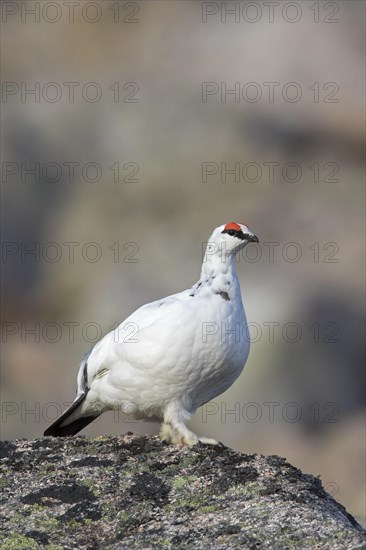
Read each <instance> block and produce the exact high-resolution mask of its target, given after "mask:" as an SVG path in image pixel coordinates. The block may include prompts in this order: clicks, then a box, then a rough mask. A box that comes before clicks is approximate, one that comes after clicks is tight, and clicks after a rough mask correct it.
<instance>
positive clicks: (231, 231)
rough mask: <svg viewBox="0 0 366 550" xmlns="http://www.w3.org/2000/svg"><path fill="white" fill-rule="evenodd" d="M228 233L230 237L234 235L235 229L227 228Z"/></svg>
mask: <svg viewBox="0 0 366 550" xmlns="http://www.w3.org/2000/svg"><path fill="white" fill-rule="evenodd" d="M228 233H229V235H231V236H232V237H234V235H235V233H236V231H235V229H229V231H228Z"/></svg>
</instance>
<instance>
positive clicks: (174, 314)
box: [80, 289, 199, 386]
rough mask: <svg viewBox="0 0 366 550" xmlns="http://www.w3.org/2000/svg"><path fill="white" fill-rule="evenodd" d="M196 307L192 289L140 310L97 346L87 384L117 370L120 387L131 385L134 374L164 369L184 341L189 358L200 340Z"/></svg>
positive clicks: (89, 358) (92, 356) (89, 368)
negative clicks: (125, 382) (158, 367)
mask: <svg viewBox="0 0 366 550" xmlns="http://www.w3.org/2000/svg"><path fill="white" fill-rule="evenodd" d="M194 302H195V303H194ZM197 305H198V304H197V298H195V299H193V298H192V296H191V290H190V289H189V290H186V291H183V292H180V293H179V294H174V295H172V296H168V297H167V298H163V299H161V300H157V301H155V302H151V303H149V304H146V305H144V306H142V307H140V308H139V309H137V310H136V311H135V312H134V313H132V315H130V316H129V317H128V318H127V319H126V320H125V321H123V322H122V323H121V324H120V325H119V326H118V327H117V328H116V329H115V330H114V331H112V332H110V333H109V334H107V335H106V336H105V337H104V338H103V339H102V340H100V342H98V343H97V344H96V345H95V346H94V348H93V350H92V352H91V354H90V356H89V357H88V385H89V386H90V384H91V382H92V381H93V379H94V378H96V377H98V376H100V375H101V373H102V372H103V370H104V369H107V370H110V371H111V370H113V369H115V370H118V373H119V374H118V376H119V377H120V384H123V380H124V379H126V381H127V379H128V380H129V382H130V380H131V379H130V377H131V376H132V373H133V376H134V377H136V376H138V371H140V372H145V374H146V369H149V370H150V371H151V372H152V370H154V367H151V366H152V365H156V366H160V367H162V366H163V365H165V364H167V362H169V361H170V360H171V359H170V358H171V356H172V354H173V355H178V354H179V352H178V351H177V348H178V347H179V346H181V345H182V342H183V343H184V346H185V354H184V355H185V359H187V358H188V357H189V356H190V354H191V352H192V349H193V345H194V341H195V339H196V338H197V327H196V324H197V326H198V324H199V319H198V318H199V315H198V314H197V312H196V309H197ZM195 320H196V322H195ZM182 332H183V333H184V338H182ZM80 379H81V372H80Z"/></svg>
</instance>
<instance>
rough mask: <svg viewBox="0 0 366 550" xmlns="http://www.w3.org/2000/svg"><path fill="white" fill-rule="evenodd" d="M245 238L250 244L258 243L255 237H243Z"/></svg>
mask: <svg viewBox="0 0 366 550" xmlns="http://www.w3.org/2000/svg"><path fill="white" fill-rule="evenodd" d="M245 238H246V239H247V241H249V242H250V243H259V239H258V237H257V236H256V235H245Z"/></svg>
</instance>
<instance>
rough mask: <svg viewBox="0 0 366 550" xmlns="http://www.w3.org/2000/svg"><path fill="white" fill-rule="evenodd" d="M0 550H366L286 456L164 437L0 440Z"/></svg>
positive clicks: (356, 529) (342, 514)
mask: <svg viewBox="0 0 366 550" xmlns="http://www.w3.org/2000/svg"><path fill="white" fill-rule="evenodd" d="M0 456H1V474H2V475H1V488H2V496H1V535H0V536H1V540H0V548H1V549H4V550H5V549H6V550H9V549H12V548H14V549H16V550H21V549H27V550H28V549H33V548H36V549H37V548H49V549H52V550H56V549H60V550H61V549H72V548H78V549H89V548H113V549H119V548H121V549H122V548H136V549H139V550H142V549H150V548H167V549H168V548H174V549H175V548H193V547H194V548H202V549H206V548H222V549H231V548H244V549H254V548H268V549H280V550H284V549H286V548H325V549H327V548H328V549H332V550H336V549H340V550H346V549H359V550H361V549H362V548H366V533H365V531H364V530H363V528H362V527H360V526H359V525H358V523H357V522H356V521H355V520H354V519H353V517H352V516H351V515H350V514H348V513H347V511H346V509H345V508H344V507H343V506H342V505H341V504H339V503H338V502H336V501H335V500H334V499H333V498H332V497H331V496H330V495H329V494H327V493H326V492H325V491H324V489H323V487H322V484H321V482H320V480H319V479H317V478H314V477H313V476H311V475H306V474H303V473H302V472H301V471H300V470H298V469H297V468H295V467H293V466H291V464H288V463H287V462H286V460H285V459H284V458H280V457H278V456H261V455H245V454H240V453H238V452H235V451H233V450H231V449H228V448H226V447H210V446H204V445H200V446H196V447H194V448H192V449H189V448H184V447H183V448H180V447H176V446H167V445H164V444H162V443H161V442H160V440H159V439H158V438H157V437H148V436H144V437H138V436H133V435H126V436H123V437H109V436H108V437H97V438H94V439H89V438H85V437H70V438H63V439H53V438H42V439H36V440H17V441H12V442H10V441H9V442H3V443H1V455H0Z"/></svg>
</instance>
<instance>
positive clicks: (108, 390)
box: [44, 222, 259, 446]
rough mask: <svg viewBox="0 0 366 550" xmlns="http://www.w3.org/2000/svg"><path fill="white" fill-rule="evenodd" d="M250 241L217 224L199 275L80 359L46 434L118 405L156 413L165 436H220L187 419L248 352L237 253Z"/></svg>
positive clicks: (138, 413)
mask: <svg viewBox="0 0 366 550" xmlns="http://www.w3.org/2000/svg"><path fill="white" fill-rule="evenodd" d="M249 242H256V243H258V242H259V241H258V238H257V237H256V236H255V235H254V234H253V233H252V232H251V231H250V230H249V229H248V227H247V226H246V225H244V224H242V223H234V222H230V223H228V224H226V225H221V226H220V227H217V228H216V229H215V230H214V232H213V233H212V235H211V237H210V240H209V242H208V243H207V248H206V253H205V256H204V260H203V265H202V270H201V277H200V279H199V281H198V282H197V283H196V284H195V285H193V286H192V287H191V288H190V289H188V290H184V291H183V292H180V293H178V294H173V295H172V296H168V297H167V298H163V299H162V300H157V301H156V302H152V303H149V304H146V305H144V306H142V307H140V308H139V309H138V310H137V311H135V312H134V313H133V314H132V315H130V317H128V318H127V319H126V320H125V321H123V322H122V323H121V324H120V325H119V327H118V328H117V329H116V330H114V331H112V332H110V333H109V334H107V335H106V336H105V337H104V338H102V340H100V341H99V342H98V343H97V344H96V345H95V346H94V348H93V349H92V350H91V351H90V352H89V353H88V354H86V355H85V356H84V358H83V360H82V362H81V366H80V370H79V374H78V378H77V397H76V399H75V401H74V403H73V404H72V405H71V406H70V407H69V408H68V409H67V410H66V411H65V412H64V413H63V414H62V416H61V417H60V418H59V419H58V420H56V421H55V422H54V423H53V424H52V426H50V427H49V428H48V429H47V430H46V431H45V433H44V435H53V436H67V435H74V434H76V433H77V432H79V431H80V430H81V429H82V428H84V427H85V426H86V425H87V424H89V423H90V422H92V421H93V420H94V419H95V418H97V417H98V416H99V415H100V414H102V413H103V412H105V411H107V410H111V409H116V408H118V409H122V410H123V411H124V412H128V413H130V414H131V415H132V416H133V417H134V418H141V419H145V420H146V419H153V420H162V421H163V422H162V425H161V428H160V438H161V439H162V440H163V441H167V442H171V443H174V444H183V445H189V446H192V445H195V444H196V443H198V442H202V443H209V444H218V442H217V441H216V440H215V439H209V438H206V437H199V436H197V435H196V434H195V433H193V432H192V431H191V430H190V429H189V428H188V427H187V422H188V420H189V419H190V418H191V416H192V414H193V413H194V412H195V411H196V410H197V408H198V407H200V406H202V405H204V404H205V403H207V402H208V401H210V400H211V399H213V398H214V397H217V396H218V395H220V394H221V393H223V392H224V391H225V390H227V389H228V388H229V387H230V386H231V385H232V384H233V383H234V381H235V380H236V379H237V378H238V376H239V375H240V373H241V372H242V370H243V368H244V365H245V362H246V360H247V357H248V353H249V345H250V344H249V338H248V337H243V334H244V331H245V329H246V317H245V312H244V308H243V304H242V300H241V293H240V286H239V281H238V277H237V274H236V270H235V256H236V254H237V253H238V252H239V251H240V250H241V249H242V248H243V247H244V246H245V245H246V244H248V243H249ZM245 335H246V334H245Z"/></svg>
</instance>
